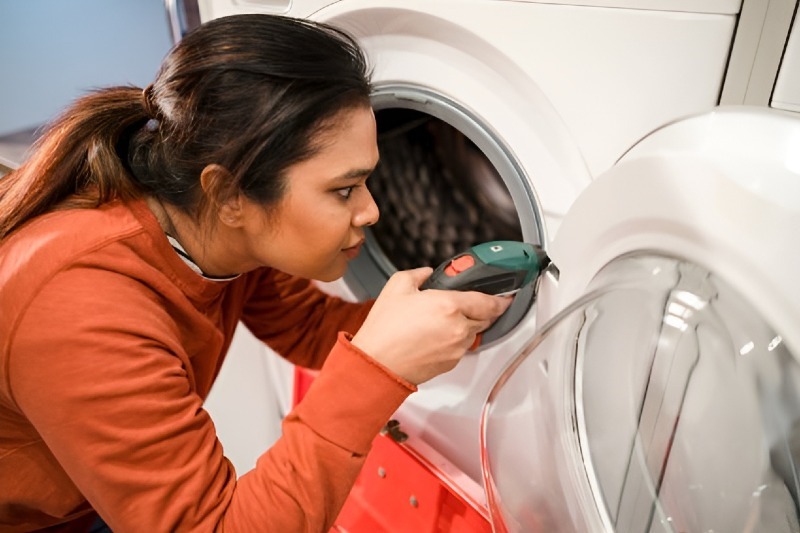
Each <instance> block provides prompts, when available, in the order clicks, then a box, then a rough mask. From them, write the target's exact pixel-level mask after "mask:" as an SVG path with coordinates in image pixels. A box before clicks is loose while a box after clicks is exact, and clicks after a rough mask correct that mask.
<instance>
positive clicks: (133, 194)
mask: <svg viewBox="0 0 800 533" xmlns="http://www.w3.org/2000/svg"><path fill="white" fill-rule="evenodd" d="M369 94H370V84H369V80H368V74H367V72H366V67H365V61H364V58H363V55H362V53H361V51H360V50H359V49H358V47H357V46H356V44H355V43H354V42H353V41H352V40H351V39H350V38H348V37H347V36H346V35H343V34H341V33H339V32H337V31H336V30H334V29H332V28H329V27H326V26H323V25H318V24H313V23H311V22H307V21H299V20H293V19H289V18H281V17H270V16H264V15H245V16H236V17H229V18H224V19H219V20H216V21H213V22H209V23H207V24H205V25H203V26H201V27H200V28H199V29H198V30H196V31H195V32H193V33H192V34H190V35H188V36H186V37H185V38H184V40H183V41H182V42H181V43H180V44H178V45H177V46H176V47H175V48H174V49H173V50H172V51H171V52H170V54H169V55H168V56H167V58H166V59H165V61H164V63H163V65H162V68H161V70H160V71H159V74H158V76H157V77H156V80H155V82H154V83H153V84H152V85H150V86H149V87H147V88H146V89H145V90H144V91H142V90H141V89H138V88H132V87H116V88H109V89H104V90H100V91H97V92H94V93H92V94H90V95H87V96H85V97H83V98H82V99H80V100H78V101H77V102H76V103H75V104H74V105H73V106H72V107H71V108H70V109H68V110H67V111H66V112H65V113H64V114H63V115H62V116H61V117H60V118H59V119H58V120H57V121H55V122H54V124H53V125H52V126H51V128H50V129H49V130H48V132H47V133H46V134H45V135H44V136H43V137H42V138H41V140H40V141H39V142H38V144H37V147H36V150H35V152H34V153H33V155H32V156H31V157H30V158H29V160H28V161H27V162H26V163H25V164H24V165H23V166H22V167H21V168H20V169H18V170H17V171H15V172H13V173H12V174H10V175H8V176H6V177H5V178H3V179H2V180H0V287H2V288H1V289H0V347H1V348H2V350H0V378H2V379H0V424H1V425H0V487H2V490H1V491H0V529H1V530H3V531H29V530H33V529H39V528H45V527H53V528H54V530H57V529H59V528H61V529H62V530H74V531H81V530H83V531H85V530H87V529H88V528H89V527H91V525H92V524H97V523H98V522H97V520H99V519H98V518H97V516H98V515H99V517H100V518H101V519H102V520H104V521H105V522H106V523H107V524H108V526H109V527H110V528H111V529H112V530H114V531H148V532H152V531H212V530H216V529H225V530H226V531H281V532H284V531H324V530H326V529H327V528H329V527H330V526H331V524H332V522H333V520H334V519H335V518H336V515H337V513H338V511H339V509H340V507H341V505H342V504H343V502H344V500H345V498H346V496H347V494H348V491H349V489H350V487H351V485H352V484H353V482H354V480H355V478H356V476H357V474H358V471H359V469H360V467H361V465H362V463H363V461H364V456H365V454H366V453H367V452H368V450H369V446H370V443H371V441H372V439H373V438H374V436H375V435H376V434H377V432H378V431H379V429H380V428H381V427H382V426H383V425H384V424H385V423H386V421H387V420H388V418H389V416H390V415H391V414H392V413H393V412H394V411H395V409H396V408H397V407H398V406H399V405H400V404H401V403H402V401H403V400H404V399H405V398H406V396H407V395H408V394H410V393H412V392H413V391H414V390H415V388H416V385H418V384H419V383H422V382H424V381H426V380H428V379H430V378H431V377H433V376H436V375H437V374H440V373H442V372H445V371H447V370H448V369H450V368H452V367H453V366H454V365H455V364H456V363H457V362H458V360H459V358H460V357H461V356H462V355H463V354H464V352H465V351H466V349H467V347H468V346H470V344H471V343H472V341H473V339H474V338H475V335H476V334H477V333H478V332H479V331H481V330H483V329H485V328H486V327H488V326H489V325H490V324H491V322H492V321H493V320H494V319H495V318H496V317H497V316H499V315H500V314H501V313H502V312H503V311H504V310H505V308H506V306H507V305H508V301H507V300H506V299H503V298H496V297H492V296H487V295H483V294H479V293H450V292H443V291H419V290H418V287H419V285H420V284H421V283H422V281H423V280H424V279H425V278H426V277H427V276H428V275H429V274H430V272H431V270H430V269H428V268H423V269H417V270H412V271H406V272H399V273H397V274H396V275H394V276H393V277H392V278H391V279H390V280H389V283H388V284H387V285H386V288H385V289H384V291H383V292H382V293H381V295H380V297H379V298H378V299H377V300H376V301H375V302H374V305H370V304H366V305H364V304H351V303H345V302H343V301H340V300H337V299H334V298H331V297H327V296H325V295H324V294H322V293H321V292H319V291H318V290H317V289H315V287H314V285H313V284H312V283H311V282H310V281H308V280H314V279H316V280H323V281H328V280H333V279H336V278H338V277H340V276H341V275H342V274H343V273H344V272H345V269H346V265H347V260H348V259H352V258H353V257H354V256H355V255H357V253H358V250H359V247H360V246H361V244H362V243H363V239H364V232H363V228H364V227H365V226H369V225H370V224H373V223H375V221H376V220H377V218H378V211H377V208H376V206H375V203H374V202H373V200H372V197H371V196H370V193H369V191H368V190H367V187H366V180H367V177H368V176H369V174H370V172H371V171H372V169H373V168H374V167H375V165H376V164H377V162H378V151H377V146H376V130H375V120H374V116H373V114H372V110H371V108H370V104H369ZM240 320H241V321H243V322H244V324H245V325H247V327H248V328H249V329H250V330H251V331H252V332H253V333H254V334H255V335H256V336H257V337H258V338H260V339H261V340H263V341H264V342H265V343H267V344H268V345H269V346H271V347H272V348H273V349H275V350H276V351H277V352H278V353H280V354H282V355H283V356H285V357H287V358H288V359H289V360H291V361H292V362H294V363H296V364H301V365H305V366H308V367H311V368H320V367H321V372H320V375H319V377H318V378H317V380H316V382H315V383H314V385H313V387H312V388H311V390H310V391H309V392H308V394H307V395H306V397H305V398H304V400H303V402H302V403H301V404H300V405H299V406H298V407H297V408H296V409H295V410H294V411H293V412H292V413H290V414H289V415H288V416H287V418H286V419H285V422H284V425H283V436H282V438H281V439H280V440H279V441H278V442H277V443H276V444H275V445H274V446H273V447H272V448H271V449H270V450H268V451H266V453H264V455H263V456H262V457H261V458H260V459H259V461H258V463H257V465H256V467H255V468H254V469H253V470H252V471H250V472H248V473H245V474H244V475H242V476H241V477H239V478H238V479H237V475H236V474H235V473H234V471H233V468H232V466H231V464H230V462H228V461H227V460H226V459H225V457H224V455H223V450H222V448H221V446H220V444H219V442H218V440H217V439H216V436H215V433H214V427H213V424H212V422H211V420H210V419H209V417H208V415H207V414H206V412H205V411H204V410H203V401H204V399H205V397H206V395H207V394H208V391H209V389H210V387H211V385H212V383H213V380H214V378H215V376H216V374H217V372H218V370H219V367H220V365H221V364H222V361H223V359H224V356H225V352H226V350H227V348H228V346H229V345H230V341H231V337H232V336H233V332H234V329H235V327H236V324H237V323H238V322H239V321H240ZM348 332H350V333H353V332H355V335H352V336H351V335H350V333H348ZM323 363H324V366H323ZM101 523H102V522H101Z"/></svg>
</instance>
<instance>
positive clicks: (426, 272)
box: [387, 267, 433, 291]
mask: <svg viewBox="0 0 800 533" xmlns="http://www.w3.org/2000/svg"><path fill="white" fill-rule="evenodd" d="M432 273H433V269H432V268H431V267H420V268H412V269H411V270H402V271H400V272H396V273H395V274H394V275H393V276H392V279H390V280H389V283H388V284H387V286H388V285H392V286H394V290H398V289H399V290H409V291H410V290H417V289H419V286H420V285H422V284H423V283H425V280H426V279H428V278H429V277H430V276H431V274H432Z"/></svg>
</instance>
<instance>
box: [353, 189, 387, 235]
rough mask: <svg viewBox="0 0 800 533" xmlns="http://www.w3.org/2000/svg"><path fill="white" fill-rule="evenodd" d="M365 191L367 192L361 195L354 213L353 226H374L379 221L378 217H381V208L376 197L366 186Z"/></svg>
mask: <svg viewBox="0 0 800 533" xmlns="http://www.w3.org/2000/svg"><path fill="white" fill-rule="evenodd" d="M363 191H364V193H365V194H363V195H362V197H361V202H360V203H359V206H358V209H357V210H356V211H355V213H353V226H355V227H357V228H358V227H362V226H372V225H373V224H375V223H376V222H377V221H378V217H380V210H379V209H378V204H376V203H375V199H374V198H373V197H372V193H370V192H369V190H368V189H367V188H366V187H363Z"/></svg>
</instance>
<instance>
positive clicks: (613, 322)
mask: <svg viewBox="0 0 800 533" xmlns="http://www.w3.org/2000/svg"><path fill="white" fill-rule="evenodd" d="M798 228H800V120H797V119H796V118H794V117H789V116H787V115H782V114H778V113H774V112H768V111H766V110H762V109H758V110H757V109H747V108H739V109H733V108H731V109H724V108H720V109H718V110H715V111H714V112H712V113H709V114H705V115H702V116H696V117H693V118H689V119H685V120H682V121H679V122H676V123H673V124H671V125H668V126H665V127H664V128H662V129H660V130H658V131H656V132H654V133H652V134H651V135H649V136H647V137H646V138H645V139H643V140H642V141H640V142H639V143H638V144H637V145H636V146H634V147H633V148H632V149H631V150H630V151H629V152H628V153H627V154H626V155H624V156H623V157H622V158H621V160H620V161H619V162H618V163H617V164H616V165H615V166H614V167H613V168H612V169H611V170H610V171H609V172H607V173H606V174H605V175H603V176H601V177H600V178H598V179H597V180H596V181H595V182H594V183H593V184H592V185H591V186H590V187H588V188H587V190H586V191H584V193H583V194H582V195H581V196H580V197H579V198H578V200H577V201H576V203H575V204H574V205H573V207H572V209H571V210H570V212H569V213H568V215H567V216H566V218H565V220H564V223H563V225H562V227H561V230H560V233H559V235H558V237H557V238H556V240H555V242H553V243H552V246H551V249H550V253H551V256H552V259H553V262H554V264H555V265H557V266H558V267H559V269H560V272H559V273H558V276H557V277H556V276H555V275H554V273H552V272H551V273H549V274H548V275H546V276H544V277H543V278H542V279H541V283H540V292H539V305H540V306H541V307H540V308H539V310H538V313H539V317H540V319H541V318H549V320H547V322H546V323H545V324H544V325H543V326H542V327H540V328H538V330H537V334H536V335H535V337H534V338H533V340H532V341H530V342H529V343H528V344H527V345H526V346H525V347H524V348H523V349H522V350H520V351H519V352H518V354H517V355H516V356H515V357H513V358H512V359H511V360H510V362H509V364H508V366H507V367H506V368H505V370H504V371H503V372H502V374H501V376H500V378H499V379H498V381H497V382H496V384H495V386H494V387H493V389H492V390H491V392H490V394H489V397H488V400H487V402H486V404H485V406H484V411H483V415H482V420H481V432H482V436H481V455H482V466H483V472H484V482H485V487H486V491H487V496H488V500H489V508H490V513H491V518H492V523H493V528H494V530H495V531H497V532H506V531H511V532H517V531H520V532H522V531H524V532H536V531H547V532H555V531H591V532H594V531H625V532H637V533H638V532H654V531H658V532H662V531H664V532H667V531H669V532H682V531H770V532H784V531H785V532H795V531H800V523H799V522H798V517H799V516H800V499H799V498H800V482H799V481H798V480H799V479H800V280H798V273H800V250H798V246H797V244H798V241H797V238H796V236H795V235H796V232H797V230H798Z"/></svg>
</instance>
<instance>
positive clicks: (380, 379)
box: [289, 332, 417, 455]
mask: <svg viewBox="0 0 800 533" xmlns="http://www.w3.org/2000/svg"><path fill="white" fill-rule="evenodd" d="M351 338H352V336H351V335H349V334H347V333H344V332H340V333H339V335H338V338H337V341H336V345H335V346H334V347H333V350H331V353H330V355H328V358H327V360H326V361H325V364H324V365H323V367H322V370H321V371H320V373H319V375H318V376H317V378H316V379H315V380H314V383H313V384H312V385H311V388H310V389H309V390H308V392H307V393H306V395H305V397H304V398H303V400H302V401H301V402H300V404H299V405H298V406H297V407H296V408H295V409H294V411H293V413H291V414H290V415H289V416H290V417H291V416H296V417H298V418H300V419H301V420H302V421H303V422H305V423H306V424H307V425H308V426H309V427H310V428H312V429H313V430H314V431H315V432H317V433H318V434H319V435H321V436H322V437H323V438H325V439H326V440H328V441H330V442H333V443H334V444H336V445H338V446H341V447H342V448H345V449H347V450H350V451H352V452H353V453H356V454H359V455H364V454H366V453H367V452H368V451H369V448H370V445H371V443H372V440H373V439H374V438H375V436H376V435H377V434H378V432H379V431H380V430H381V428H382V427H383V426H384V425H385V424H386V422H387V421H388V420H389V418H390V417H391V416H392V414H393V413H394V412H395V411H396V410H397V408H398V407H400V404H402V403H403V401H404V400H405V399H406V398H407V397H408V395H409V394H411V393H412V392H415V391H416V390H417V387H416V386H415V385H413V384H412V383H409V382H408V381H406V380H405V379H403V378H401V377H399V376H397V375H395V374H394V373H392V372H391V371H390V370H388V369H387V368H386V367H384V366H383V365H381V364H380V363H378V362H377V361H375V360H374V359H372V358H371V357H370V356H368V355H367V354H365V353H364V352H362V351H361V350H359V349H358V348H356V347H355V346H353V345H352V344H351V343H350V339H351Z"/></svg>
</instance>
